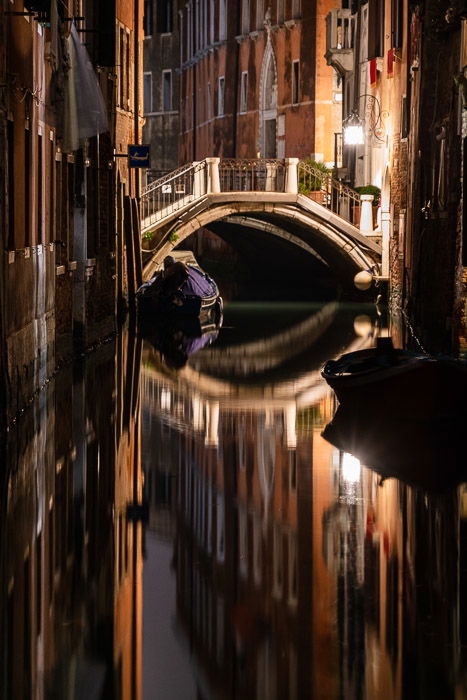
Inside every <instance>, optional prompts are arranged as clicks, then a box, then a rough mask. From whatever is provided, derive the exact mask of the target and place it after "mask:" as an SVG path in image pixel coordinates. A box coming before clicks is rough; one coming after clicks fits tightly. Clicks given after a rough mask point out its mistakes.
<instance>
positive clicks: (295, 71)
mask: <svg viewBox="0 0 467 700" xmlns="http://www.w3.org/2000/svg"><path fill="white" fill-rule="evenodd" d="M299 86H300V64H299V61H294V62H293V63H292V104H294V105H297V104H298V103H299V102H300V95H299V92H300V90H299Z"/></svg>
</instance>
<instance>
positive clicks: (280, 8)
mask: <svg viewBox="0 0 467 700" xmlns="http://www.w3.org/2000/svg"><path fill="white" fill-rule="evenodd" d="M283 22H284V0H277V24H282V23H283Z"/></svg>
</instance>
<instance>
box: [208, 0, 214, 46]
mask: <svg viewBox="0 0 467 700" xmlns="http://www.w3.org/2000/svg"><path fill="white" fill-rule="evenodd" d="M215 16H216V13H215V7H214V0H210V3H209V43H210V44H214V41H215V24H214V22H215V19H214V18H215Z"/></svg>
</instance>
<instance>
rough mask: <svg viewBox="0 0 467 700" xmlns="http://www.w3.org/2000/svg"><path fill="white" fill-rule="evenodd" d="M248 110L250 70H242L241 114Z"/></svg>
mask: <svg viewBox="0 0 467 700" xmlns="http://www.w3.org/2000/svg"><path fill="white" fill-rule="evenodd" d="M247 111H248V71H247V70H245V71H242V74H241V75H240V114H245V113H246V112H247Z"/></svg>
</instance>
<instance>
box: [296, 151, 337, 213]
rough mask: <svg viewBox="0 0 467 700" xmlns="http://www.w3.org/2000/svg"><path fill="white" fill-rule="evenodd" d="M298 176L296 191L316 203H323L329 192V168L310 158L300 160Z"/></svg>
mask: <svg viewBox="0 0 467 700" xmlns="http://www.w3.org/2000/svg"><path fill="white" fill-rule="evenodd" d="M300 165H301V167H300V168H299V177H298V191H299V193H300V194H304V195H306V196H307V197H309V198H310V199H313V200H314V201H315V202H318V204H324V202H325V199H326V197H327V196H328V192H329V180H330V177H331V172H332V171H331V169H330V168H328V167H327V165H325V164H324V163H320V162H318V161H316V160H313V159H312V158H307V159H305V160H304V161H302V162H301V164H300Z"/></svg>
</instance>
